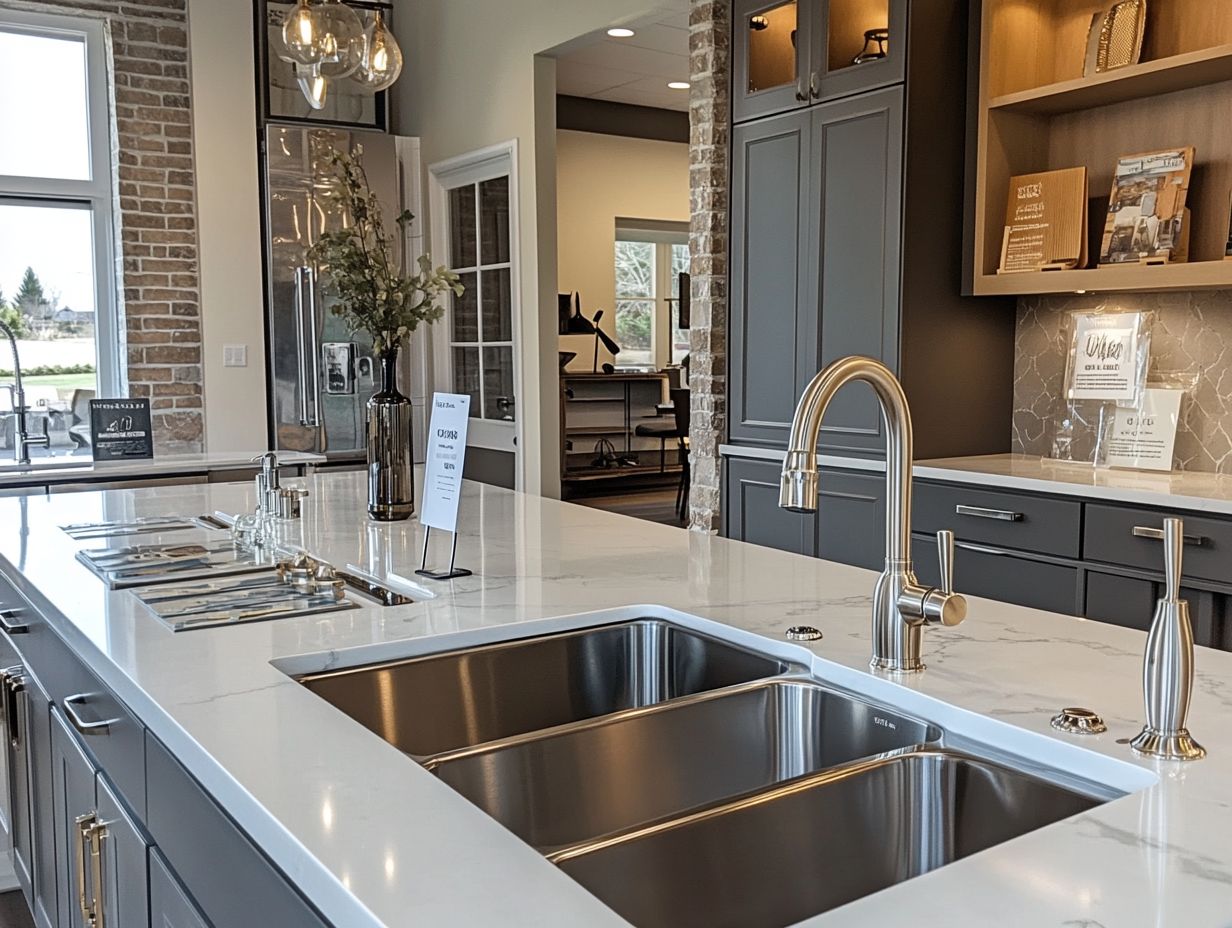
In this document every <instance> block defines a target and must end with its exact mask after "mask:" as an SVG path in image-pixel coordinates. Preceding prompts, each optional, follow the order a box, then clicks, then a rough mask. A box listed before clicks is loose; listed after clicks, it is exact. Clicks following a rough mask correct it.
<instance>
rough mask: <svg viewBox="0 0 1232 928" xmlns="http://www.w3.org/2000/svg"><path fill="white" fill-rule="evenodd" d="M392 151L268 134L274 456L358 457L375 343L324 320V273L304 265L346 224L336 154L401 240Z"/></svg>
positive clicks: (333, 139)
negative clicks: (356, 167)
mask: <svg viewBox="0 0 1232 928" xmlns="http://www.w3.org/2000/svg"><path fill="white" fill-rule="evenodd" d="M395 142H396V140H395V138H394V137H393V136H391V135H385V134H383V133H380V132H363V131H347V130H341V129H326V128H302V127H298V126H283V125H270V126H267V127H266V130H265V151H264V157H265V181H266V204H265V206H266V225H267V241H266V261H267V265H266V278H267V301H268V311H267V326H268V332H267V341H268V354H269V363H270V372H271V378H270V397H269V403H270V421H271V422H272V423H273V433H274V434H273V446H274V447H275V448H276V449H278V450H288V451H311V452H317V453H321V454H324V455H326V457H327V458H329V459H330V460H331V461H346V460H348V459H353V460H359V459H361V458H362V457H363V455H364V421H365V417H364V407H365V404H366V403H367V402H368V397H370V396H371V395H372V393H373V392H374V391H375V389H377V383H376V381H377V371H376V365H375V362H374V360H373V356H372V343H371V340H370V339H368V338H367V337H366V336H365V335H363V334H362V333H353V332H351V331H349V330H348V329H347V327H346V325H345V324H344V323H343V321H342V320H341V319H340V318H338V317H337V316H335V315H334V314H333V313H332V312H331V311H330V309H331V305H330V303H331V301H330V299H329V298H328V297H327V296H326V295H325V293H324V291H323V287H322V283H323V274H324V273H325V272H326V271H327V269H325V268H321V267H318V266H317V265H316V264H314V263H313V262H312V261H310V260H309V258H308V250H309V249H310V248H311V247H312V245H313V244H314V243H315V242H316V241H317V240H318V239H319V238H320V235H321V233H322V232H324V231H326V230H333V229H338V228H341V227H344V224H345V223H347V222H349V221H350V220H349V217H348V216H347V215H346V213H345V210H344V209H343V208H342V206H341V202H340V196H339V191H338V185H337V183H336V181H335V180H334V177H333V172H332V170H331V168H330V163H329V159H330V155H331V153H332V152H334V151H335V150H340V151H353V150H355V149H356V148H357V147H360V148H362V151H363V155H362V157H363V165H364V172H365V173H366V174H367V176H368V183H369V184H370V185H371V187H372V189H373V191H374V192H375V193H376V194H377V196H378V197H379V198H380V200H381V203H382V206H383V209H384V218H385V225H386V231H387V232H389V233H390V236H391V238H393V239H394V240H395V241H397V240H400V238H401V236H400V235H399V234H398V230H397V228H396V227H395V225H394V218H395V217H396V216H397V215H398V213H399V212H400V210H401V206H400V203H401V199H400V195H399V181H398V158H397V151H396V147H395Z"/></svg>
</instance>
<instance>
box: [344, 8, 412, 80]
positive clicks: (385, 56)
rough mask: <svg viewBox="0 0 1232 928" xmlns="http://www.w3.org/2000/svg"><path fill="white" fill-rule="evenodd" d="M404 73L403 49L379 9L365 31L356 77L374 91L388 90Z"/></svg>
mask: <svg viewBox="0 0 1232 928" xmlns="http://www.w3.org/2000/svg"><path fill="white" fill-rule="evenodd" d="M401 73H402V49H400V48H399V47H398V42H397V40H395V39H394V36H393V33H392V32H390V31H389V27H387V26H386V25H385V17H384V16H383V15H382V14H381V11H380V10H377V11H376V12H375V14H374V15H373V17H372V22H371V24H369V26H368V28H367V29H366V30H365V31H364V51H363V57H362V59H361V61H360V65H359V71H358V73H356V75H355V79H356V80H357V81H358V82H359V83H361V84H362V85H363V86H365V87H367V88H368V89H369V90H372V91H381V90H386V89H388V88H389V87H391V86H393V83H394V81H396V80H397V79H398V76H399V75H400V74H401Z"/></svg>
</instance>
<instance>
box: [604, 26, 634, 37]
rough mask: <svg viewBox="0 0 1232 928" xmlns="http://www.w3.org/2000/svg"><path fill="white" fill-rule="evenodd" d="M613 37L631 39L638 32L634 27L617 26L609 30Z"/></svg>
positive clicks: (608, 32)
mask: <svg viewBox="0 0 1232 928" xmlns="http://www.w3.org/2000/svg"><path fill="white" fill-rule="evenodd" d="M607 34H608V35H610V36H611V37H612V38H613V39H631V38H633V36H634V35H636V33H635V32H634V31H633V30H632V29H626V28H625V27H624V26H616V27H614V28H612V29H609V30H608V31H607Z"/></svg>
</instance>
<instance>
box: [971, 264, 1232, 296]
mask: <svg viewBox="0 0 1232 928" xmlns="http://www.w3.org/2000/svg"><path fill="white" fill-rule="evenodd" d="M1223 289H1232V261H1195V262H1192V263H1185V264H1166V265H1163V266H1155V267H1150V266H1144V265H1140V264H1122V265H1112V266H1106V267H1099V268H1091V269H1088V270H1081V271H1028V272H1026V273H1023V274H983V275H981V276H980V277H978V278H977V279H976V281H975V292H976V294H977V295H978V296H1006V295H1010V296H1012V295H1028V294H1041V293H1078V292H1089V293H1101V292H1105V291H1118V292H1120V291H1164V290H1223Z"/></svg>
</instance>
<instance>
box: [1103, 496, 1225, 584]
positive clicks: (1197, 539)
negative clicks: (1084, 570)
mask: <svg viewBox="0 0 1232 928" xmlns="http://www.w3.org/2000/svg"><path fill="white" fill-rule="evenodd" d="M1182 518H1183V520H1184V523H1185V536H1186V543H1185V560H1184V564H1183V571H1184V574H1185V576H1186V577H1200V578H1202V579H1203V580H1214V581H1216V582H1219V583H1227V582H1229V581H1230V580H1232V522H1224V521H1222V520H1219V519H1206V518H1201V517H1198V516H1189V515H1186V516H1183V517H1182ZM1163 524H1164V515H1163V514H1162V513H1158V512H1150V511H1148V510H1144V509H1128V508H1125V507H1122V506H1101V505H1095V504H1088V505H1087V523H1086V531H1085V535H1084V551H1085V553H1086V554H1085V556H1086V559H1087V560H1089V561H1103V562H1104V563H1106V564H1121V565H1124V566H1126V567H1138V568H1141V569H1143V570H1152V571H1157V572H1159V573H1163V569H1164V550H1163V545H1162V543H1161V540H1160V539H1159V538H1152V537H1147V536H1148V535H1150V534H1153V533H1154V532H1155V531H1156V530H1159V529H1162V528H1163ZM1135 530H1138V531H1137V532H1135Z"/></svg>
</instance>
